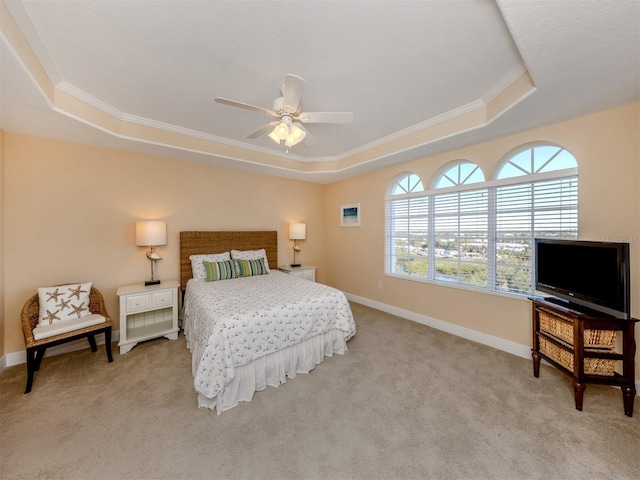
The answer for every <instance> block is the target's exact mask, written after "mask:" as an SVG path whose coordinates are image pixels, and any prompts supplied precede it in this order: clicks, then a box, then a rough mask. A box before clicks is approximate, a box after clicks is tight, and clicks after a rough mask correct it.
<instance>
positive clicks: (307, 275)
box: [278, 265, 316, 282]
mask: <svg viewBox="0 0 640 480" xmlns="http://www.w3.org/2000/svg"><path fill="white" fill-rule="evenodd" d="M278 270H280V271H281V272H284V273H288V274H289V275H294V276H296V277H299V278H304V279H305V280H310V281H312V282H315V281H316V267H315V266H313V265H301V266H299V267H290V266H289V265H285V266H284V267H278Z"/></svg>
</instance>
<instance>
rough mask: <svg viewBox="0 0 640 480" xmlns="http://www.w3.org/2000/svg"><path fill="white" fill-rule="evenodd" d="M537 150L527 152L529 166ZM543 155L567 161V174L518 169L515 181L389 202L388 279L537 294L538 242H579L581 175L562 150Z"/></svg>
mask: <svg viewBox="0 0 640 480" xmlns="http://www.w3.org/2000/svg"><path fill="white" fill-rule="evenodd" d="M535 148H536V147H532V148H531V149H530V150H531V151H529V150H527V151H526V152H527V155H529V156H530V157H531V159H533V158H534V153H533V151H534V150H535ZM544 148H545V150H544V152H545V154H549V152H551V154H549V155H553V158H551V160H553V159H554V158H559V159H562V161H563V163H562V168H563V169H561V170H557V171H553V168H551V167H549V165H548V164H549V161H547V162H546V163H545V164H544V165H545V167H544V168H545V170H546V171H544V172H540V171H538V172H534V173H531V172H529V173H527V174H525V175H523V172H522V169H518V175H517V177H513V178H502V179H500V180H495V181H490V182H481V183H475V184H473V185H456V186H454V187H450V188H446V189H443V190H444V191H443V192H440V191H439V190H438V189H435V190H431V191H427V192H414V193H405V194H402V195H393V194H391V195H389V196H388V197H387V200H386V211H385V225H386V228H385V230H386V236H385V273H387V274H390V275H393V276H398V277H401V278H408V279H414V280H426V281H434V282H442V283H446V284H457V285H464V286H469V287H474V288H482V289H488V290H494V291H500V292H510V293H517V294H531V293H533V275H534V272H533V265H534V259H533V254H532V252H533V246H534V238H536V237H558V238H559V237H562V238H577V235H578V175H577V169H576V168H567V167H572V166H575V159H574V163H573V164H572V163H571V162H570V161H568V160H567V158H568V156H570V154H569V153H568V152H566V150H564V149H560V153H561V155H559V153H558V149H559V147H553V148H551V147H548V146H545V147H544ZM518 155H519V156H520V158H522V157H523V156H524V155H523V153H522V152H519V153H518ZM527 158H529V157H527ZM571 158H573V157H571ZM536 161H537V159H536ZM531 164H532V165H534V161H533V160H532V161H531ZM508 165H510V163H508ZM503 171H504V170H503ZM391 191H392V192H393V191H397V190H394V189H391ZM405 191H406V190H405Z"/></svg>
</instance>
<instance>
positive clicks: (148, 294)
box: [117, 280, 180, 355]
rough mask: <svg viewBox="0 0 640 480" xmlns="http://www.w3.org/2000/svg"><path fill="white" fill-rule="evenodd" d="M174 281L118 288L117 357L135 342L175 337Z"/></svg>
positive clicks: (176, 308)
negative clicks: (118, 350)
mask: <svg viewBox="0 0 640 480" xmlns="http://www.w3.org/2000/svg"><path fill="white" fill-rule="evenodd" d="M179 286H180V284H179V283H178V282H177V281H175V280H166V281H163V282H162V283H161V284H159V285H150V286H148V287H145V286H144V285H143V284H137V285H129V286H126V287H120V288H118V291H117V295H118V297H120V342H119V343H118V346H119V347H120V355H124V354H125V353H127V352H128V351H129V350H131V349H132V348H133V347H135V346H136V344H137V343H138V342H142V341H144V340H149V339H152V338H158V337H166V338H168V339H169V340H176V339H177V338H178V287H179Z"/></svg>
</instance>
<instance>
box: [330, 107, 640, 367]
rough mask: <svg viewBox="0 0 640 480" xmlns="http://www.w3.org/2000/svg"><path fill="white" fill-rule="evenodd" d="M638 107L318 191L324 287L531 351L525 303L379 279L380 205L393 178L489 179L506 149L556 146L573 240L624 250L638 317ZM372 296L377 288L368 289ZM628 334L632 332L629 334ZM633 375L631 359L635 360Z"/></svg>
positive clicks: (381, 274)
mask: <svg viewBox="0 0 640 480" xmlns="http://www.w3.org/2000/svg"><path fill="white" fill-rule="evenodd" d="M639 117H640V106H639V105H638V104H635V105H631V106H627V107H624V108H619V109H615V110H610V111H607V112H603V113H599V114H596V115H590V116H587V117H583V118H580V119H577V120H574V121H570V122H566V123H562V124H558V125H553V126H549V127H544V128H540V129H536V130H532V131H528V132H524V133H521V134H518V135H513V136H509V137H506V138H502V139H499V140H495V141H492V142H487V143H483V144H479V145H473V146H471V147H468V148H463V149H460V150H456V151H451V152H447V153H444V154H441V155H435V156H432V157H429V158H425V159H422V160H418V161H414V162H410V163H405V164H402V165H398V166H394V167H390V168H385V169H381V170H378V171H376V172H373V173H370V174H367V175H362V176H360V177H357V178H353V179H350V180H345V181H342V182H339V183H334V184H332V185H329V186H327V189H326V195H325V210H326V218H325V222H326V223H325V230H326V239H327V247H328V248H327V252H328V256H327V261H326V268H327V276H328V282H329V283H330V284H331V285H333V286H335V287H337V288H340V289H342V290H344V291H346V292H349V293H351V294H354V295H357V296H360V297H364V298H366V299H370V300H373V301H375V302H381V303H383V304H387V305H391V306H393V307H398V308H402V309H406V310H409V311H411V312H415V313H418V314H421V315H425V316H427V317H431V318H435V319H438V320H444V321H446V322H450V323H453V324H455V325H459V326H462V327H466V328H470V329H472V330H475V331H479V332H483V333H486V334H489V335H493V336H496V337H499V338H501V339H505V340H508V341H512V342H515V343H517V344H520V345H526V346H530V345H531V313H530V305H529V303H528V302H527V301H526V299H517V298H510V297H505V296H500V295H492V294H482V293H477V292H473V291H468V290H463V289H459V288H451V287H442V286H438V285H434V284H426V283H419V282H414V281H408V280H401V279H397V278H392V277H385V276H384V262H383V249H384V197H385V192H386V189H387V187H388V185H389V182H391V180H392V179H393V178H394V177H396V176H397V175H398V174H399V173H401V172H404V171H413V172H415V173H417V174H419V175H420V176H421V178H422V179H423V182H424V183H425V186H426V187H427V188H428V186H429V185H430V182H431V180H432V178H433V176H434V174H435V173H436V172H439V170H440V169H441V167H442V166H443V165H444V164H446V163H448V162H450V161H452V160H457V159H467V160H471V161H473V162H476V163H477V164H478V165H480V166H481V167H482V168H483V170H484V172H485V176H486V177H487V178H491V176H492V175H493V173H494V170H495V168H496V167H497V165H498V164H499V162H500V161H501V159H502V158H503V157H504V156H505V155H506V154H507V153H508V152H510V151H511V150H513V149H514V148H516V147H518V146H520V145H523V144H526V143H529V142H534V141H538V140H540V141H541V140H544V141H550V142H555V143H558V144H560V145H562V146H564V147H565V148H566V149H568V150H569V151H570V152H571V153H573V154H574V155H575V157H576V158H577V160H578V164H579V176H580V190H579V198H580V199H579V202H580V204H579V225H580V237H581V238H583V239H590V240H604V239H609V240H616V239H618V240H623V241H630V242H631V255H632V264H631V265H632V301H631V302H632V306H633V313H634V315H635V316H636V317H638V316H640V292H639V289H638V287H637V286H638V285H639V282H640V249H639V248H640V247H639V242H640V218H639V208H638V206H639V203H638V202H639V195H638V188H639V186H640V185H639V174H638V171H639V170H638V166H639V163H640V139H639V131H640V124H639ZM356 202H359V203H360V204H361V210H362V226H361V227H360V228H341V227H340V226H339V220H338V219H339V208H340V204H343V203H356ZM379 281H381V282H382V288H378V282H379ZM636 331H640V328H637V329H636ZM636 362H637V364H638V368H637V371H638V372H640V360H639V359H638V358H636Z"/></svg>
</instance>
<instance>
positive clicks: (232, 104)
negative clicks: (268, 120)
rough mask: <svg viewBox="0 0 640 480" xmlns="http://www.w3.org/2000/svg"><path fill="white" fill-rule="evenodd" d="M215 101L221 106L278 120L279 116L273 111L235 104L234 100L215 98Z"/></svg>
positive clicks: (245, 104)
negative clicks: (241, 109)
mask: <svg viewBox="0 0 640 480" xmlns="http://www.w3.org/2000/svg"><path fill="white" fill-rule="evenodd" d="M215 101H216V102H217V103H222V104H223V105H229V106H230V107H238V108H244V109H245V110H251V111H252V112H258V113H262V114H263V115H268V116H270V117H276V118H278V117H279V115H278V114H277V113H276V112H274V111H273V110H269V109H267V108H262V107H256V106H255V105H249V104H248V103H242V102H236V101H235V100H229V99H227V98H222V97H216V98H215Z"/></svg>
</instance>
